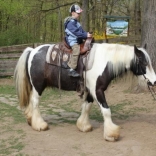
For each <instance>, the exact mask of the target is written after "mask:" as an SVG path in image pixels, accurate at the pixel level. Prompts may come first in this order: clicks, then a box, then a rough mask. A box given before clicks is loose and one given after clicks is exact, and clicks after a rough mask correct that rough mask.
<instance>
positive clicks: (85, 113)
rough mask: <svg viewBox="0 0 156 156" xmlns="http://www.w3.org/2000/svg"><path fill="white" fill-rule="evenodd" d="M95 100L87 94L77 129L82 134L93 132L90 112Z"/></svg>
mask: <svg viewBox="0 0 156 156" xmlns="http://www.w3.org/2000/svg"><path fill="white" fill-rule="evenodd" d="M92 102H93V98H92V97H91V96H90V95H89V94H87V96H86V100H85V102H84V103H83V104H82V111H81V115H80V117H79V118H78V120H77V123H76V125H77V127H78V129H79V130H80V131H82V132H88V131H91V130H92V125H91V124H90V121H89V112H90V109H91V106H92Z"/></svg>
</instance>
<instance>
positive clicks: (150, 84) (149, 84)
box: [147, 80, 156, 86]
mask: <svg viewBox="0 0 156 156" xmlns="http://www.w3.org/2000/svg"><path fill="white" fill-rule="evenodd" d="M147 85H148V86H154V85H156V81H155V82H154V85H153V84H152V83H151V82H150V81H149V80H148V81H147Z"/></svg>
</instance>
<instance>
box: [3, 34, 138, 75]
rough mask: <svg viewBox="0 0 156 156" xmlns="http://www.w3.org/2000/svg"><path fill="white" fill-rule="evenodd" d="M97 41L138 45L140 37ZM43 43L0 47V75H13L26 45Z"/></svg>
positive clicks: (31, 45) (36, 44) (34, 45)
mask: <svg viewBox="0 0 156 156" xmlns="http://www.w3.org/2000/svg"><path fill="white" fill-rule="evenodd" d="M95 42H97V43H102V42H108V43H123V44H129V45H134V44H135V45H137V46H140V37H137V38H136V37H118V38H112V39H108V40H107V41H106V40H100V41H97V40H96V41H95ZM41 44H43V43H34V44H22V45H13V46H5V47H0V77H7V76H13V73H14V69H15V66H16V63H17V60H18V59H19V57H20V55H21V54H22V51H23V50H24V49H25V48H26V47H32V48H35V47H37V46H38V45H41Z"/></svg>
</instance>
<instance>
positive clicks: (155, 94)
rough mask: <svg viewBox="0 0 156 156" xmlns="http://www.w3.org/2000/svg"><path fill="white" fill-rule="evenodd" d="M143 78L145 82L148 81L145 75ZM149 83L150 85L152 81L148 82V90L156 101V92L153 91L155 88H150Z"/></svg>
mask: <svg viewBox="0 0 156 156" xmlns="http://www.w3.org/2000/svg"><path fill="white" fill-rule="evenodd" d="M143 77H144V78H145V80H146V79H147V78H146V76H145V75H144V74H143ZM149 83H150V81H149V80H148V81H147V87H148V90H149V91H150V93H151V95H152V96H153V98H154V100H156V98H155V96H156V93H155V90H154V89H153V87H152V88H151V87H150V85H149Z"/></svg>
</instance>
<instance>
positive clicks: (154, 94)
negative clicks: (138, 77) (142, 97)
mask: <svg viewBox="0 0 156 156" xmlns="http://www.w3.org/2000/svg"><path fill="white" fill-rule="evenodd" d="M139 67H140V69H141V73H142V75H143V77H144V79H145V80H147V87H148V90H149V91H150V93H151V95H152V96H153V98H154V100H156V92H155V90H154V89H153V86H152V87H150V84H151V82H150V81H149V80H148V79H147V78H146V76H145V74H144V73H143V71H142V67H141V66H140V64H139V61H137V72H138V68H139Z"/></svg>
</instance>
